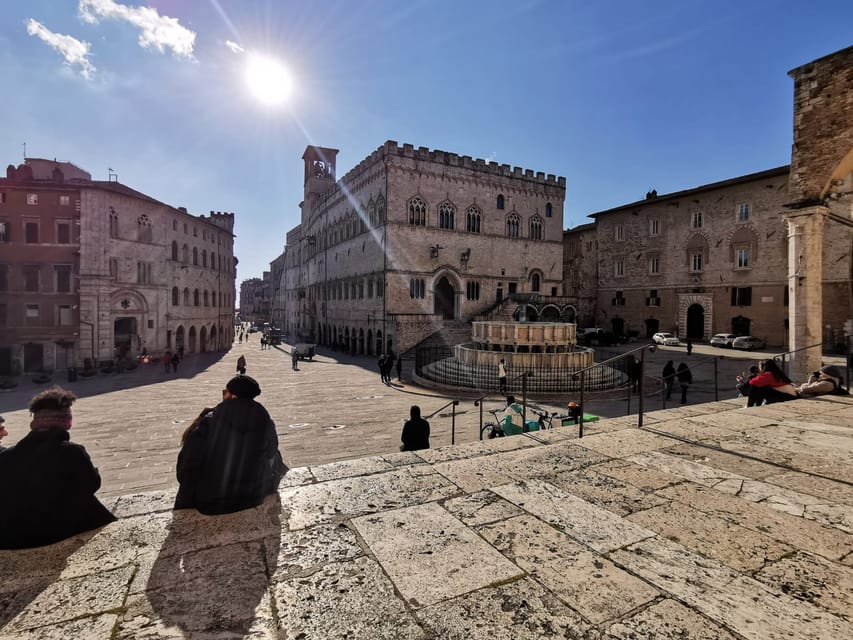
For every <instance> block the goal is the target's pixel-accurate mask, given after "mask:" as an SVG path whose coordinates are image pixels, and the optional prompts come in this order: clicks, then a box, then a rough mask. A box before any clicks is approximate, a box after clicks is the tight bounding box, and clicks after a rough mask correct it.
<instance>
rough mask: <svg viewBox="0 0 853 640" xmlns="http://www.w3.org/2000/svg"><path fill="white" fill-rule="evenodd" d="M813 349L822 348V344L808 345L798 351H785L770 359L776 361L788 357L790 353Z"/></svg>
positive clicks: (775, 354)
mask: <svg viewBox="0 0 853 640" xmlns="http://www.w3.org/2000/svg"><path fill="white" fill-rule="evenodd" d="M815 347H823V343H822V342H818V343H817V344H813V345H810V346H808V347H800V348H799V349H791V350H790V351H785V352H783V353H774V354H773V355H772V356H771V357H772V358H773V359H774V360H776V359H777V358H784V357H785V356H789V355H791V354H792V353H797V352H798V351H806V350H807V349H814V348H815Z"/></svg>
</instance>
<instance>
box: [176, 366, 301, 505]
mask: <svg viewBox="0 0 853 640" xmlns="http://www.w3.org/2000/svg"><path fill="white" fill-rule="evenodd" d="M260 393H261V388H260V386H259V385H258V383H257V382H255V380H254V379H253V378H250V377H249V376H244V375H239V376H235V377H234V378H232V379H231V380H229V381H228V384H227V385H226V388H225V389H224V390H223V392H222V398H223V400H222V402H221V403H219V404H218V405H217V406H216V407H215V408H214V409H213V410H212V411H209V412H207V413H205V412H202V414H201V415H200V416H199V417H198V418H197V419H196V422H197V425H196V426H195V427H194V428H192V426H191V429H188V430H187V431H188V433H186V434H185V435H186V437H185V442H184V444H183V447H182V448H181V451H180V453H179V454H178V463H177V469H176V471H177V477H178V483H179V484H180V487H179V489H178V495H177V496H176V498H175V507H174V508H175V509H190V508H196V509H198V511H200V512H201V513H204V514H207V515H216V514H220V513H231V512H233V511H241V510H243V509H250V508H252V507H256V506H258V505H259V504H261V502H263V500H264V497H265V496H267V495H270V494H272V493H275V492H276V491H277V487H278V482H279V481H280V480H281V477H282V476H283V475H284V473H285V472H286V470H287V467H286V466H285V465H284V462H283V461H282V459H281V453H279V450H278V436H277V435H276V432H275V424H274V423H273V421H272V419H271V418H270V415H269V413H267V410H266V409H265V408H264V407H263V405H261V404H260V403H259V402H255V400H254V398H255V397H257V396H258V395H260ZM194 424H195V423H194Z"/></svg>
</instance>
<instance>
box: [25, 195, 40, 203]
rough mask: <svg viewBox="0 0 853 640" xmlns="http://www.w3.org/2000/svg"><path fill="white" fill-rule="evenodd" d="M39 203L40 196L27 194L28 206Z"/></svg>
mask: <svg viewBox="0 0 853 640" xmlns="http://www.w3.org/2000/svg"><path fill="white" fill-rule="evenodd" d="M38 203H39V194H37V193H28V194H27V204H30V205H36V204H38Z"/></svg>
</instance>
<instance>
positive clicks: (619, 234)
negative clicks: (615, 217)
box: [614, 224, 625, 242]
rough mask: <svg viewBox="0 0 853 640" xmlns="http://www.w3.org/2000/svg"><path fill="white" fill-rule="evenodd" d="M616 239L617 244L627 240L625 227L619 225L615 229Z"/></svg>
mask: <svg viewBox="0 0 853 640" xmlns="http://www.w3.org/2000/svg"><path fill="white" fill-rule="evenodd" d="M614 232H615V238H616V241H617V242H621V241H622V240H624V239H625V227H624V226H623V225H621V224H617V225H616V227H615V229H614Z"/></svg>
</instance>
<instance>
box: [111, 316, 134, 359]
mask: <svg viewBox="0 0 853 640" xmlns="http://www.w3.org/2000/svg"><path fill="white" fill-rule="evenodd" d="M136 336H137V329H136V318H116V319H115V322H113V344H114V345H115V352H116V354H117V355H118V356H120V357H122V358H124V357H125V356H126V355H128V354H129V353H132V351H133V341H134V340H135V339H136Z"/></svg>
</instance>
